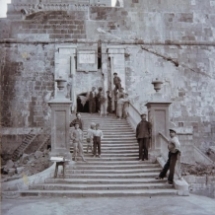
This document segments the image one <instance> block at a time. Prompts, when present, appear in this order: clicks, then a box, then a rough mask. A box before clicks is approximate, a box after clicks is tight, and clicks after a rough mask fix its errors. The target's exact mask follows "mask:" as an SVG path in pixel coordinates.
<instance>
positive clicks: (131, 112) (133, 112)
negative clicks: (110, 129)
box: [127, 103, 141, 130]
mask: <svg viewBox="0 0 215 215" xmlns="http://www.w3.org/2000/svg"><path fill="white" fill-rule="evenodd" d="M127 120H128V123H129V124H130V125H131V127H132V128H133V129H134V130H136V126H137V124H138V123H139V122H140V121H141V117H140V112H139V111H138V110H137V109H136V108H135V107H134V106H133V104H131V103H129V107H128V118H127Z"/></svg>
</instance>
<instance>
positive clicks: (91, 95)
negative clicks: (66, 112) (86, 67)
mask: <svg viewBox="0 0 215 215" xmlns="http://www.w3.org/2000/svg"><path fill="white" fill-rule="evenodd" d="M96 96H97V94H96V92H94V97H93V92H92V91H90V95H89V100H90V101H92V100H93V99H95V98H96Z"/></svg>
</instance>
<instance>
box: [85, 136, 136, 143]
mask: <svg viewBox="0 0 215 215" xmlns="http://www.w3.org/2000/svg"><path fill="white" fill-rule="evenodd" d="M86 139H87V137H86V136H85V137H84V140H86ZM126 140H127V141H128V140H130V141H136V142H137V139H136V138H135V137H134V135H133V137H132V136H131V137H123V136H122V137H107V136H105V135H104V137H103V139H102V141H120V142H124V141H126Z"/></svg>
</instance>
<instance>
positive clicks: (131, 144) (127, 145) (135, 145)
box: [71, 142, 138, 148]
mask: <svg viewBox="0 0 215 215" xmlns="http://www.w3.org/2000/svg"><path fill="white" fill-rule="evenodd" d="M83 144H84V146H86V145H87V143H83ZM137 146H138V143H137V142H136V143H133V142H131V143H130V142H128V143H126V142H125V143H105V142H102V143H101V147H111V148H117V147H119V148H121V147H137ZM71 148H72V147H71Z"/></svg>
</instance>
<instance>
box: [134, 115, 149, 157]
mask: <svg viewBox="0 0 215 215" xmlns="http://www.w3.org/2000/svg"><path fill="white" fill-rule="evenodd" d="M141 119H142V120H141V121H140V123H139V124H138V125H137V128H136V139H137V141H138V143H139V160H140V161H142V160H143V161H144V159H146V160H148V143H149V138H151V123H150V122H148V121H146V114H142V115H141ZM143 150H144V154H143Z"/></svg>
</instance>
